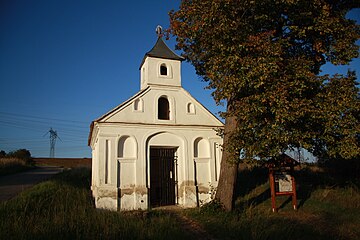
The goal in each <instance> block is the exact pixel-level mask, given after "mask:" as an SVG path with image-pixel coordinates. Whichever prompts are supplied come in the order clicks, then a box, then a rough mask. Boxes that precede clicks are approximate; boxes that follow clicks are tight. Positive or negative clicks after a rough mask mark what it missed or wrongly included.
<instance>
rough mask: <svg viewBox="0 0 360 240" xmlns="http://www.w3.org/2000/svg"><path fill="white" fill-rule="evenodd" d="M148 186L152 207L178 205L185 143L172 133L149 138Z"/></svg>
mask: <svg viewBox="0 0 360 240" xmlns="http://www.w3.org/2000/svg"><path fill="white" fill-rule="evenodd" d="M147 149H148V161H147V164H148V185H149V204H150V207H159V206H167V205H175V204H177V203H178V199H177V198H178V186H177V183H178V177H179V174H178V172H179V171H178V168H179V165H178V159H179V155H180V156H181V155H182V154H181V151H182V149H183V141H182V140H181V138H179V137H178V136H176V135H174V134H171V133H166V132H165V133H164V132H163V133H158V134H155V135H153V136H151V137H149V140H148V143H147Z"/></svg>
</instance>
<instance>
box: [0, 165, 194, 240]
mask: <svg viewBox="0 0 360 240" xmlns="http://www.w3.org/2000/svg"><path fill="white" fill-rule="evenodd" d="M90 179H91V173H90V170H89V169H73V170H70V171H65V172H63V173H61V174H59V175H57V176H56V177H55V178H53V179H52V180H50V181H47V182H43V183H41V184H38V185H36V186H34V187H33V188H32V189H30V190H28V191H25V192H24V193H22V194H20V196H18V197H17V198H15V199H12V200H9V201H7V202H3V203H0V239H4V240H5V239H184V238H187V237H188V236H187V235H186V233H184V232H182V231H181V226H179V224H178V222H176V221H174V219H173V217H172V215H171V214H169V213H166V212H159V213H157V214H146V212H143V211H136V212H128V213H120V212H110V211H105V210H98V209H95V207H94V203H93V199H92V196H91V193H90Z"/></svg>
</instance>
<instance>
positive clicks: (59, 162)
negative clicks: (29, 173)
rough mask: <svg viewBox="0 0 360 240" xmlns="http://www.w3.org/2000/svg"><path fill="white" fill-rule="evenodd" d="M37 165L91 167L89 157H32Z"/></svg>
mask: <svg viewBox="0 0 360 240" xmlns="http://www.w3.org/2000/svg"><path fill="white" fill-rule="evenodd" d="M33 160H34V162H35V164H36V165H38V166H58V167H64V168H75V167H88V168H91V158H33Z"/></svg>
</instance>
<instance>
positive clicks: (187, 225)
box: [155, 206, 216, 240]
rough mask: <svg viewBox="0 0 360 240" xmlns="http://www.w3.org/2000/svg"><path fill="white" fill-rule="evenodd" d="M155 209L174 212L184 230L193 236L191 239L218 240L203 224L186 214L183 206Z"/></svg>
mask: <svg viewBox="0 0 360 240" xmlns="http://www.w3.org/2000/svg"><path fill="white" fill-rule="evenodd" d="M155 210H161V211H165V212H169V213H170V214H172V215H173V216H174V217H175V218H176V219H177V220H178V222H179V224H180V225H181V226H182V228H183V230H184V231H185V232H187V233H189V234H190V235H191V236H192V238H191V239H199V240H216V238H214V237H213V236H211V235H210V234H209V233H208V232H206V230H205V229H204V228H203V227H202V226H201V224H199V223H198V222H196V221H195V220H193V219H191V218H190V217H188V216H186V215H185V214H184V209H183V208H181V207H178V206H165V207H159V208H156V209H155Z"/></svg>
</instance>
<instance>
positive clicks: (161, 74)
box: [140, 26, 184, 89]
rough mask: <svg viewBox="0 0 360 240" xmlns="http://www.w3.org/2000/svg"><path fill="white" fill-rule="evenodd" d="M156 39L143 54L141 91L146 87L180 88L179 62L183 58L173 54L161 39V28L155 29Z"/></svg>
mask: <svg viewBox="0 0 360 240" xmlns="http://www.w3.org/2000/svg"><path fill="white" fill-rule="evenodd" d="M156 33H157V35H158V39H157V41H156V43H155V45H154V47H153V48H152V49H151V50H150V51H149V52H147V53H146V54H145V56H144V58H143V60H142V62H141V64H140V71H141V73H140V75H141V89H144V88H146V87H147V86H148V85H152V84H156V85H167V86H181V75H180V74H181V73H180V70H181V69H180V68H181V61H183V60H184V58H183V57H181V56H179V55H177V54H176V53H175V52H173V51H172V50H171V49H170V48H169V47H168V46H167V45H166V44H165V42H164V40H163V39H162V32H161V27H160V26H158V27H157V28H156Z"/></svg>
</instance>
